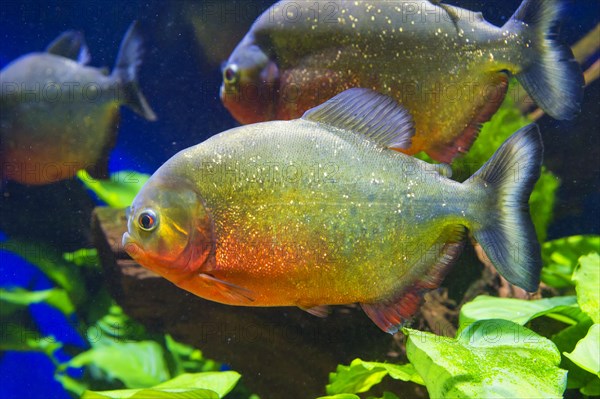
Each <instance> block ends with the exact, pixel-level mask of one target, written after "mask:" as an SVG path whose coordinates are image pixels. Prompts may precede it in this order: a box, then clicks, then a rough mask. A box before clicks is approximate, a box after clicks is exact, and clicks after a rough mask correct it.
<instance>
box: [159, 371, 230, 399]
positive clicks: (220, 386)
mask: <svg viewBox="0 0 600 399" xmlns="http://www.w3.org/2000/svg"><path fill="white" fill-rule="evenodd" d="M240 377H241V376H240V374H239V373H237V372H235V371H208V372H205V373H196V374H182V375H180V376H177V377H175V378H173V379H172V380H169V381H166V382H163V383H162V384H160V385H157V386H156V387H154V388H162V389H166V388H171V389H174V388H177V389H179V388H203V389H210V390H211V391H215V392H216V393H217V394H218V395H219V396H221V397H223V396H225V395H227V394H228V393H229V392H230V391H231V390H232V389H233V388H234V387H235V385H236V384H237V382H238V381H239V379H240Z"/></svg>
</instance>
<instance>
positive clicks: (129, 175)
mask: <svg viewBox="0 0 600 399" xmlns="http://www.w3.org/2000/svg"><path fill="white" fill-rule="evenodd" d="M77 177H78V178H79V180H81V181H82V182H83V184H84V185H85V186H86V188H87V189H88V190H90V191H92V192H93V193H94V194H96V196H98V198H99V199H101V200H102V201H104V202H105V203H106V204H107V205H108V206H110V207H113V208H125V207H127V206H129V205H131V202H132V201H133V199H134V198H135V196H136V195H137V193H138V191H140V189H141V188H142V186H143V185H144V184H146V182H147V181H148V179H149V178H150V175H146V174H143V173H138V172H134V171H131V170H122V171H119V172H116V173H113V174H111V175H110V179H108V180H97V179H94V178H93V177H91V176H90V175H89V174H88V173H87V172H86V171H85V170H80V171H79V172H77Z"/></svg>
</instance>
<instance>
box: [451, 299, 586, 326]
mask: <svg viewBox="0 0 600 399" xmlns="http://www.w3.org/2000/svg"><path fill="white" fill-rule="evenodd" d="M569 310H572V311H575V312H576V311H577V310H578V306H577V298H575V296H562V297H561V296H557V297H554V298H545V299H538V300H533V301H526V300H523V299H515V298H498V297H492V296H487V295H481V296H478V297H477V298H475V299H474V300H472V301H471V302H468V303H466V304H465V305H463V307H462V309H461V310H460V319H459V327H460V330H463V329H464V328H466V327H467V326H468V325H470V324H472V323H473V322H475V321H477V320H485V319H505V320H511V321H512V322H514V323H517V324H521V325H524V324H525V323H527V322H528V321H529V320H531V319H534V318H536V317H540V316H544V315H547V316H551V317H552V314H553V313H556V314H558V315H557V318H559V319H561V320H562V321H565V322H567V323H568V324H575V323H576V322H577V320H571V319H570V318H568V316H562V317H561V316H560V313H561V312H565V311H567V312H568V311H569Z"/></svg>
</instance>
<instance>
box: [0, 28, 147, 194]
mask: <svg viewBox="0 0 600 399" xmlns="http://www.w3.org/2000/svg"><path fill="white" fill-rule="evenodd" d="M141 55H142V40H141V37H140V33H139V30H138V27H137V23H136V22H134V23H132V24H131V26H130V27H129V30H128V31H127V33H126V34H125V37H124V38H123V41H122V43H121V48H120V50H119V54H118V56H117V60H116V63H115V66H114V69H113V71H112V73H111V74H109V73H108V71H106V70H104V69H99V68H93V67H90V66H87V64H88V62H89V61H90V54H89V51H88V48H87V46H86V44H85V41H84V38H83V35H82V34H81V33H80V32H75V31H68V32H65V33H63V34H62V35H60V36H59V37H58V38H57V39H56V40H55V41H54V42H52V43H51V44H50V45H49V46H48V48H47V49H46V51H45V52H43V53H32V54H27V55H24V56H22V57H20V58H18V59H17V60H15V61H13V62H12V63H10V64H9V65H7V66H6V67H5V68H4V69H2V71H0V84H1V93H0V94H1V96H0V108H1V109H2V113H1V115H0V138H1V142H0V162H1V165H2V179H3V180H13V181H17V182H19V183H22V184H27V185H42V184H48V183H53V182H56V181H59V180H64V179H69V178H72V177H73V176H74V175H75V174H76V172H77V171H78V170H80V169H86V170H87V171H88V172H89V173H90V174H91V175H92V176H93V177H95V178H108V159H109V154H110V151H111V150H112V148H113V147H114V145H115V143H116V137H117V130H118V123H119V107H120V106H121V105H126V106H128V107H129V108H131V109H132V110H134V111H135V112H136V113H138V114H139V115H141V116H143V117H144V118H146V119H147V120H149V121H154V120H156V115H155V114H154V112H153V111H152V109H151V108H150V106H149V105H148V103H147V101H146V99H145V97H144V95H143V94H142V93H141V92H140V90H139V87H138V82H137V75H138V69H139V67H140V65H141Z"/></svg>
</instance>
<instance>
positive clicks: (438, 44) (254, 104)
mask: <svg viewBox="0 0 600 399" xmlns="http://www.w3.org/2000/svg"><path fill="white" fill-rule="evenodd" d="M561 6H562V2H561V1H559V0H525V1H523V3H522V4H521V6H520V7H519V9H518V10H517V11H516V13H515V14H514V15H513V16H512V18H510V19H509V20H508V22H507V23H506V24H505V25H504V26H502V27H497V26H494V25H492V24H490V23H488V22H487V21H485V20H484V19H483V17H482V15H481V14H480V13H475V12H472V11H469V10H466V9H462V8H459V7H455V6H451V5H448V4H443V3H441V2H439V1H425V0H418V1H415V0H408V1H407V0H389V1H388V0H386V1H379V0H356V1H355V0H336V1H330V0H322V1H315V0H284V1H280V2H278V3H276V4H275V5H274V6H273V7H271V8H269V9H268V10H267V11H266V12H264V13H263V14H262V15H261V16H260V17H259V18H258V19H257V20H256V21H255V23H254V25H253V26H252V28H251V29H250V31H249V32H248V33H247V34H246V36H245V37H244V39H243V40H242V41H241V42H240V43H239V45H238V46H237V47H236V49H235V50H234V51H233V53H232V54H231V56H230V57H229V60H228V61H227V62H226V63H225V65H224V68H223V85H222V86H221V99H222V101H223V104H224V105H225V107H226V108H227V109H228V110H229V111H230V112H231V114H232V115H233V116H234V117H235V118H236V119H237V120H238V121H239V122H241V123H244V124H246V123H255V122H262V121H268V120H280V119H294V118H298V117H300V116H301V115H302V114H303V113H304V112H305V111H306V110H308V109H310V108H312V107H314V106H317V105H319V104H321V103H322V102H324V101H326V100H328V99H329V98H331V97H333V96H335V95H336V94H338V93H340V92H342V91H344V90H346V89H348V88H352V87H365V88H370V89H373V90H376V91H379V92H381V93H383V94H387V95H389V96H391V97H393V98H394V99H395V100H396V101H397V102H399V103H400V104H402V105H403V106H404V107H405V108H406V109H407V110H408V111H409V112H410V113H411V115H412V116H413V118H414V121H415V127H416V135H415V137H414V139H413V145H412V146H411V148H410V149H408V150H403V151H404V152H405V153H408V154H411V155H412V154H415V153H417V152H420V151H425V152H426V153H427V154H429V155H430V156H431V157H432V158H434V159H435V160H437V161H440V162H451V161H452V159H454V157H456V156H457V155H459V154H460V153H462V152H466V151H467V150H468V149H469V148H470V146H471V144H472V143H473V141H474V140H475V138H476V136H477V134H478V132H479V128H480V126H481V124H482V123H484V122H486V121H487V120H489V118H490V117H491V116H492V115H493V114H494V113H495V112H496V110H497V109H498V107H499V105H500V103H501V102H502V99H503V98H504V95H505V93H506V89H507V86H508V76H509V75H514V76H515V77H516V79H517V80H518V81H519V83H520V84H521V85H522V86H523V87H524V88H525V90H526V91H527V93H528V94H529V95H530V96H531V97H532V98H533V99H534V100H535V102H536V103H537V104H538V105H539V106H540V107H541V108H542V109H543V110H544V111H545V112H546V113H548V114H549V115H550V116H552V117H554V118H556V119H572V118H573V117H574V116H575V115H576V114H577V112H578V111H579V109H580V103H581V101H582V95H583V85H584V81H583V75H582V73H581V70H580V68H579V65H578V64H577V62H576V61H575V60H574V59H573V54H572V53H571V50H570V48H569V47H568V46H565V45H562V44H560V43H559V42H558V41H557V40H556V39H555V34H554V32H553V31H554V25H556V23H557V21H558V18H559V13H560V9H561Z"/></svg>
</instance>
